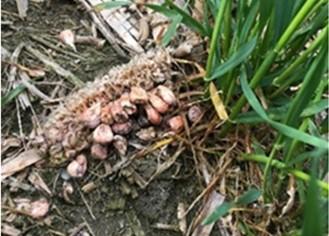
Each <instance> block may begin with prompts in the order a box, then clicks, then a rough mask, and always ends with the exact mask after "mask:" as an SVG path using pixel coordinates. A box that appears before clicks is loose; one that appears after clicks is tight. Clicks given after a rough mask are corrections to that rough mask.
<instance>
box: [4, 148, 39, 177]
mask: <svg viewBox="0 0 329 236" xmlns="http://www.w3.org/2000/svg"><path fill="white" fill-rule="evenodd" d="M41 159H42V157H41V156H40V155H39V154H38V152H37V150H36V149H31V150H28V151H25V152H22V153H21V154H19V155H18V156H17V157H15V158H14V159H12V160H10V161H9V162H7V163H5V164H3V165H2V166H1V180H3V179H5V178H7V177H8V176H11V175H13V174H15V173H16V172H18V171H20V170H23V169H24V168H26V167H28V166H30V165H32V164H34V163H36V162H38V161H40V160H41Z"/></svg>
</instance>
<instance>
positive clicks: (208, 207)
mask: <svg viewBox="0 0 329 236" xmlns="http://www.w3.org/2000/svg"><path fill="white" fill-rule="evenodd" d="M223 202H224V196H222V195H221V194H219V193H217V192H216V191H212V192H211V194H210V195H209V198H208V199H207V201H206V203H205V204H204V206H203V208H202V211H201V213H200V215H199V216H198V218H199V219H200V218H201V220H200V222H201V221H202V220H203V219H205V218H206V217H207V216H208V215H210V214H211V213H212V212H213V211H214V210H215V209H216V208H217V207H218V206H220V205H221V204H222V203H223ZM214 224H215V223H212V224H208V225H202V224H198V225H197V226H196V228H195V230H194V232H193V234H192V236H208V235H210V233H211V231H212V229H213V227H214Z"/></svg>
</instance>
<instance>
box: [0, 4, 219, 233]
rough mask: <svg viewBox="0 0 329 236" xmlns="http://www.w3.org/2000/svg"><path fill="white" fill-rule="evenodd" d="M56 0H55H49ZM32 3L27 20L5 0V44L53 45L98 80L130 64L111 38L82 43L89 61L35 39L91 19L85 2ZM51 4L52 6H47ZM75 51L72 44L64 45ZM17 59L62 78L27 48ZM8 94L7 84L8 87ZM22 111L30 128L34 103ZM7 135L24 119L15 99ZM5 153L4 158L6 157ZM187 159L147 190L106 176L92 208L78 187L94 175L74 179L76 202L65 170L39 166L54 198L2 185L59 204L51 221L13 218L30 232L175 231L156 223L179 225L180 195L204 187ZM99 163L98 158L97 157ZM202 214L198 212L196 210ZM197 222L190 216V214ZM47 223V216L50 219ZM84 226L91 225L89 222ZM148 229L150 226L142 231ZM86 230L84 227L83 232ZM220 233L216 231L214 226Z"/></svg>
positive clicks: (59, 58) (84, 75)
mask: <svg viewBox="0 0 329 236" xmlns="http://www.w3.org/2000/svg"><path fill="white" fill-rule="evenodd" d="M48 1H50V0H48ZM29 3H30V5H29V10H28V12H27V17H26V19H24V20H21V19H19V17H18V16H17V9H16V4H15V1H2V5H1V9H2V21H9V22H10V24H9V25H3V26H2V46H3V47H5V48H6V49H7V50H8V51H10V52H13V50H14V49H15V48H16V47H17V46H18V45H19V43H21V42H25V43H27V44H30V45H32V46H33V47H34V48H37V49H39V50H41V51H42V52H48V56H51V57H52V58H53V59H54V60H55V61H56V62H57V63H59V64H60V65H61V66H63V67H64V68H66V69H68V70H70V71H71V72H72V73H74V74H75V75H76V76H78V77H79V78H80V79H81V80H83V81H88V80H93V79H94V78H95V77H96V76H97V75H99V74H101V73H102V72H104V71H106V70H108V69H109V68H111V67H112V66H113V65H116V64H119V63H124V62H125V61H124V60H122V59H121V58H119V57H118V56H117V55H116V54H115V52H114V51H113V50H112V48H111V46H110V45H109V44H108V43H106V45H105V47H103V48H102V49H95V48H94V47H93V46H82V45H77V50H78V53H79V55H80V56H82V57H84V58H86V60H84V61H82V60H80V61H79V60H76V59H74V58H71V57H69V56H65V55H63V54H61V53H59V52H54V51H52V50H50V49H49V48H47V47H45V46H43V45H41V44H40V43H37V42H36V41H33V40H31V38H30V35H34V36H40V37H41V36H42V37H44V36H46V37H47V38H50V39H52V40H53V41H54V42H56V41H57V42H58V40H57V39H56V36H57V35H58V33H59V32H60V31H61V30H63V29H74V30H75V31H76V32H77V33H78V34H90V33H89V32H87V31H86V29H85V28H84V27H83V26H82V25H81V23H80V21H81V20H87V21H88V22H90V18H89V16H88V13H87V12H85V11H84V10H82V8H79V5H78V4H76V3H75V2H73V1H68V0H67V1H63V0H62V1H57V0H52V1H51V2H50V4H49V3H48V2H44V3H35V2H33V1H29ZM47 4H49V6H48V7H47ZM65 49H66V50H68V51H71V52H72V50H70V49H68V48H65ZM18 62H19V63H20V64H22V65H25V66H27V67H30V68H31V67H39V68H43V69H45V70H46V78H44V79H43V80H45V81H49V82H54V81H60V80H62V78H60V77H59V76H58V75H56V74H55V73H54V72H52V71H51V70H50V69H47V68H45V67H44V65H43V64H42V62H40V61H38V60H36V59H35V58H34V57H32V56H31V55H29V54H28V53H27V51H26V50H24V49H23V51H22V53H21V54H20V57H19V60H18ZM6 71H8V67H7V68H6V64H3V70H2V84H3V86H5V85H6V83H7V81H6V78H7V73H6ZM65 85H66V88H65V89H64V91H63V94H64V96H65V94H68V93H69V92H70V91H71V90H72V88H73V86H72V85H71V84H69V83H68V82H67V81H65ZM38 88H39V89H40V90H41V91H44V92H45V93H46V94H49V92H51V91H52V90H53V89H54V86H52V85H44V86H42V85H40V86H39V87H38ZM2 95H4V94H3V91H2ZM32 104H33V108H34V109H35V111H36V113H37V115H38V116H39V118H40V119H41V120H43V119H44V118H45V117H42V116H41V115H40V114H41V113H42V112H43V111H44V110H45V109H46V108H45V106H43V105H42V104H40V100H38V99H36V100H32ZM21 112H22V114H21V115H22V117H24V119H22V123H23V124H22V125H23V132H24V134H26V135H28V134H29V133H30V131H31V129H32V124H31V116H32V114H31V110H30V109H27V110H25V111H21ZM2 121H3V123H2V135H3V136H4V135H12V134H13V133H17V132H18V125H17V124H18V122H17V118H16V106H15V102H12V103H10V104H8V105H7V106H6V107H5V108H3V110H2ZM2 158H4V157H2ZM177 164H180V165H181V166H183V167H182V168H181V169H180V172H179V173H180V176H184V177H182V178H173V177H172V175H173V174H174V173H175V171H176V168H177V165H173V166H172V167H171V168H170V169H169V170H167V171H165V172H164V173H163V174H162V175H160V176H158V177H157V178H156V179H155V180H154V181H153V182H151V183H150V184H149V186H148V187H147V188H146V189H140V188H139V187H138V186H137V185H130V184H127V183H126V182H125V180H124V178H122V177H119V176H114V177H113V176H111V178H105V179H103V180H102V181H101V182H99V183H98V184H97V188H96V189H95V190H94V191H92V192H90V193H84V194H83V196H84V198H85V201H86V202H87V203H88V205H89V207H90V211H91V212H92V214H93V215H94V219H93V217H92V216H91V213H90V212H89V211H88V209H87V207H86V204H85V202H84V201H83V200H82V197H81V194H80V193H79V189H81V186H83V185H84V184H86V183H87V182H88V180H79V181H76V182H72V183H73V186H74V189H75V191H74V193H73V194H72V196H70V198H71V200H72V203H68V202H66V201H64V200H63V197H61V186H62V184H63V180H62V179H61V178H57V177H58V175H59V173H60V169H58V168H56V169H55V168H48V167H46V168H45V167H41V168H40V167H39V168H36V169H35V170H36V171H37V172H38V173H39V174H40V175H41V176H42V178H43V179H44V180H45V182H46V183H47V185H48V186H49V187H50V188H54V189H55V191H54V196H52V197H49V196H48V197H47V196H46V195H44V194H42V193H41V192H40V191H37V190H35V191H33V192H30V191H23V190H18V191H16V192H9V190H8V187H6V186H3V188H2V196H4V195H6V196H9V197H10V198H16V197H23V198H30V199H34V198H40V197H41V196H45V197H47V198H48V200H49V201H50V202H51V203H52V208H51V210H50V213H49V214H48V216H47V221H46V220H44V221H36V220H32V219H31V218H28V217H26V216H18V217H17V218H16V219H15V221H14V222H13V225H14V226H15V227H16V228H18V229H20V230H22V231H23V232H24V235H31V236H32V235H33V236H34V235H42V236H43V235H69V230H70V229H72V228H74V227H77V226H79V225H80V224H81V223H84V222H87V223H88V225H89V226H90V227H91V229H92V231H93V232H94V235H96V236H103V235H127V236H128V235H150V236H151V235H164V236H166V235H168V236H169V235H170V236H174V235H181V233H179V232H175V231H171V230H159V229H155V228H154V227H153V226H154V225H155V224H157V223H162V224H169V225H177V205H178V203H180V202H183V203H185V204H186V205H187V206H188V205H189V204H190V203H191V202H192V201H193V200H194V199H195V197H196V196H197V195H198V194H199V193H200V192H201V191H202V189H203V187H202V186H201V185H200V184H199V182H198V180H197V178H196V177H195V176H194V171H193V170H194V167H193V161H191V157H190V156H184V155H183V156H181V157H179V160H178V163H177ZM94 165H97V163H96V164H94ZM122 186H129V187H128V189H130V188H132V189H135V190H137V193H138V194H137V195H136V194H135V195H134V197H132V196H131V194H130V195H125V194H124V192H125V191H122ZM189 215H192V216H193V215H195V212H192V214H189ZM188 220H189V221H188V222H191V219H190V218H189V219H188ZM46 222H47V223H46ZM83 230H84V231H88V230H87V228H86V227H84V228H83ZM143 232H144V233H143ZM78 235H82V234H78ZM213 235H216V234H215V233H214V232H213Z"/></svg>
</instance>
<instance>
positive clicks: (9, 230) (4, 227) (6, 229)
mask: <svg viewBox="0 0 329 236" xmlns="http://www.w3.org/2000/svg"><path fill="white" fill-rule="evenodd" d="M21 233H22V232H21V231H20V230H19V229H16V228H15V227H14V226H11V225H9V224H4V223H2V224H1V234H4V235H8V236H18V235H21Z"/></svg>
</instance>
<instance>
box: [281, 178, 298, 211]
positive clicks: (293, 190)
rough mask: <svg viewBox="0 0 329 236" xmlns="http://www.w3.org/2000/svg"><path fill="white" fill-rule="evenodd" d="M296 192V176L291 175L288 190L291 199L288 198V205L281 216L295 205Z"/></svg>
mask: <svg viewBox="0 0 329 236" xmlns="http://www.w3.org/2000/svg"><path fill="white" fill-rule="evenodd" d="M295 193H296V188H295V177H293V176H290V178H289V185H288V190H287V194H288V195H289V199H288V201H287V203H286V205H285V206H284V207H283V208H282V212H281V216H283V215H284V214H286V213H287V212H288V211H289V210H290V209H291V208H292V207H293V205H294V202H295Z"/></svg>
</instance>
